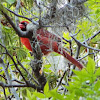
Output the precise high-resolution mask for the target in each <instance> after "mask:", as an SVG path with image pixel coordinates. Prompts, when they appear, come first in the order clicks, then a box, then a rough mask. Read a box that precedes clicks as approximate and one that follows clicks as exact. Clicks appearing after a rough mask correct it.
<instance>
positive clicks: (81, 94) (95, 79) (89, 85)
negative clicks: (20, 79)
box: [27, 57, 100, 100]
mask: <svg viewBox="0 0 100 100" xmlns="http://www.w3.org/2000/svg"><path fill="white" fill-rule="evenodd" d="M73 71H74V73H75V76H73V77H72V78H71V80H73V81H71V82H69V85H68V86H64V87H65V88H66V89H67V90H68V93H67V94H64V93H59V92H60V91H59V90H58V89H57V88H55V89H52V90H50V89H49V84H48V82H47V83H46V85H45V87H44V93H39V92H37V91H35V92H30V91H29V90H27V97H28V98H29V99H30V100H33V99H36V98H40V99H41V100H44V99H46V100H49V98H50V100H79V99H80V98H83V99H84V100H99V98H100V85H99V84H100V80H99V77H100V68H97V69H96V67H95V62H94V61H93V59H91V58H90V57H88V64H87V68H84V69H83V70H81V71H76V70H73Z"/></svg>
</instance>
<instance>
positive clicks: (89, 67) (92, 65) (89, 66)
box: [86, 57, 95, 74]
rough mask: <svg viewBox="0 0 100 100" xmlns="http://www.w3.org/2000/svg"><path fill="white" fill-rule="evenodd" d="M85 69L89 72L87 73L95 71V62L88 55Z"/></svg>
mask: <svg viewBox="0 0 100 100" xmlns="http://www.w3.org/2000/svg"><path fill="white" fill-rule="evenodd" d="M86 69H87V71H88V72H89V74H94V71H95V62H94V60H93V59H91V58H90V57H88V64H87V68H86Z"/></svg>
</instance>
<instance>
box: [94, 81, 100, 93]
mask: <svg viewBox="0 0 100 100" xmlns="http://www.w3.org/2000/svg"><path fill="white" fill-rule="evenodd" d="M98 89H100V80H98V81H97V82H96V84H95V86H94V90H95V91H97V90H98Z"/></svg>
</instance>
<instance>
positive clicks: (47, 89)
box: [44, 82, 49, 94]
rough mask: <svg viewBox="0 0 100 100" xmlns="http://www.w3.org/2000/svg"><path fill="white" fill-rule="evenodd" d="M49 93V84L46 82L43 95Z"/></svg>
mask: <svg viewBox="0 0 100 100" xmlns="http://www.w3.org/2000/svg"><path fill="white" fill-rule="evenodd" d="M48 91H49V83H48V82H47V83H46V85H45V86H44V94H47V93H48Z"/></svg>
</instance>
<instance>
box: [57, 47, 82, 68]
mask: <svg viewBox="0 0 100 100" xmlns="http://www.w3.org/2000/svg"><path fill="white" fill-rule="evenodd" d="M59 49H61V48H59ZM56 52H57V53H59V54H61V55H63V56H64V57H65V58H66V59H68V60H69V61H70V62H72V63H73V64H74V65H75V66H77V67H78V68H79V69H80V70H81V69H82V68H83V65H82V64H81V63H79V62H78V61H77V60H76V59H74V58H73V57H72V56H70V55H69V54H68V53H67V52H66V51H65V50H64V49H62V50H58V51H56Z"/></svg>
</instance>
